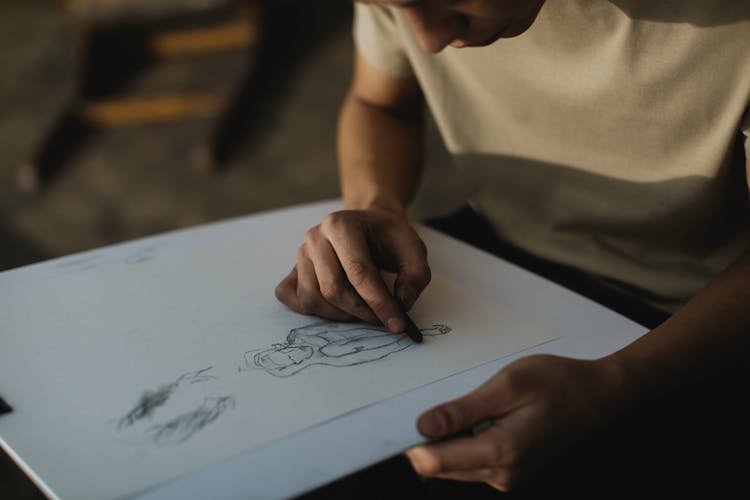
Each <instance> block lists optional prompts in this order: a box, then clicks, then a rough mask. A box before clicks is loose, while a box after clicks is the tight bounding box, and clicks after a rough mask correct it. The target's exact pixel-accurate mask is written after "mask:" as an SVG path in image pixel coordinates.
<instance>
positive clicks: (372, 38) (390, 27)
mask: <svg viewBox="0 0 750 500" xmlns="http://www.w3.org/2000/svg"><path fill="white" fill-rule="evenodd" d="M354 44H355V46H356V47H357V50H358V51H359V53H360V54H362V56H363V57H364V58H365V60H366V61H367V62H368V63H370V64H371V65H372V66H374V67H375V68H377V69H379V70H381V71H383V72H384V73H387V74H389V75H393V76H397V77H410V76H413V75H414V72H413V71H412V67H411V64H410V62H409V58H408V56H407V54H406V51H405V50H404V46H403V44H402V43H401V32H400V31H399V26H398V22H397V20H396V18H395V16H394V13H393V12H392V11H391V10H390V9H389V8H388V7H383V6H377V5H363V4H360V3H356V4H355V6H354Z"/></svg>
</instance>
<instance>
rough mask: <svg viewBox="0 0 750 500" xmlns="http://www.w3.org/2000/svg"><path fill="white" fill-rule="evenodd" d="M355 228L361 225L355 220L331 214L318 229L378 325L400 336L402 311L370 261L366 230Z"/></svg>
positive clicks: (403, 325)
mask: <svg viewBox="0 0 750 500" xmlns="http://www.w3.org/2000/svg"><path fill="white" fill-rule="evenodd" d="M358 224H361V223H360V222H359V221H357V220H353V219H351V218H345V217H343V216H337V214H331V215H330V216H328V217H327V218H326V220H325V221H324V222H323V224H322V225H321V229H322V230H323V233H324V234H325V236H326V237H327V239H328V241H330V243H331V247H332V248H333V250H334V252H335V253H336V255H337V256H338V259H339V262H340V263H341V267H342V268H343V270H344V272H345V273H346V277H347V280H348V281H349V283H351V285H352V287H354V290H355V291H356V292H357V294H358V295H359V296H360V297H362V299H363V300H364V301H365V302H366V303H367V305H368V306H369V307H370V309H371V310H372V312H373V313H374V314H375V316H376V317H377V318H378V320H379V322H380V323H382V324H383V325H385V326H386V327H387V328H388V329H389V330H390V331H391V332H393V333H401V332H403V331H404V328H405V327H406V322H405V320H404V316H403V311H402V310H401V306H400V305H399V304H398V303H397V302H396V300H395V299H394V298H393V297H392V296H391V294H390V292H389V291H388V287H386V285H385V283H384V282H383V278H382V276H381V275H380V271H379V270H378V268H377V266H376V265H375V262H374V261H373V258H372V254H371V251H370V247H369V245H368V242H367V238H366V228H364V227H352V225H354V226H357V225H358Z"/></svg>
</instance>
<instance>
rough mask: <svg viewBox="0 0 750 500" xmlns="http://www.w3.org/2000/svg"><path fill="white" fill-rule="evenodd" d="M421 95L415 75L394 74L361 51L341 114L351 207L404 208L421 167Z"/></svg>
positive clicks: (342, 164) (345, 189)
mask: <svg viewBox="0 0 750 500" xmlns="http://www.w3.org/2000/svg"><path fill="white" fill-rule="evenodd" d="M423 140H424V129H423V120H422V97H421V92H420V89H419V84H418V83H417V82H416V80H413V79H403V78H394V77H390V76H388V75H385V74H384V73H382V72H380V71H379V70H377V69H375V68H373V67H372V66H370V65H369V64H368V63H367V62H366V61H365V60H364V59H363V58H362V57H361V56H360V55H357V57H356V60H355V71H354V78H353V80H352V85H351V88H350V89H349V93H348V95H347V96H346V99H345V101H344V104H343V106H342V108H341V114H340V116H339V128H338V155H339V173H340V176H341V193H342V196H343V198H344V204H345V206H346V208H347V209H352V210H358V209H368V208H372V207H373V206H377V207H380V208H385V209H387V210H390V211H394V212H397V213H402V212H403V211H404V210H405V207H406V205H407V204H408V203H409V201H410V200H411V198H412V197H413V195H414V192H415V190H416V187H417V183H418V181H419V176H420V173H421V169H422V160H423V158H422V154H423Z"/></svg>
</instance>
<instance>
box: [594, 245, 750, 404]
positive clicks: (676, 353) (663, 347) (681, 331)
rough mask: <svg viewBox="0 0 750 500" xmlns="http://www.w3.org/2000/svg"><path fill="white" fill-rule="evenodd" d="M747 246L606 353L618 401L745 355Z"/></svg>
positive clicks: (749, 331)
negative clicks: (677, 305)
mask: <svg viewBox="0 0 750 500" xmlns="http://www.w3.org/2000/svg"><path fill="white" fill-rule="evenodd" d="M748 282H750V251H746V253H745V254H744V255H743V256H742V257H741V258H740V259H738V260H737V261H736V262H735V263H734V264H733V265H731V266H730V267H729V268H728V269H726V270H725V271H724V272H722V273H721V274H719V275H718V276H717V277H716V278H715V279H714V280H712V281H711V282H710V283H709V285H708V286H707V287H706V288H704V289H703V290H702V291H701V292H700V293H698V294H697V295H696V296H695V297H694V298H693V299H692V300H690V302H688V303H687V304H686V305H685V306H684V307H682V308H681V309H680V310H678V311H677V312H676V313H675V314H674V315H673V316H672V317H671V318H670V319H669V320H667V321H665V322H664V323H663V324H662V325H660V326H659V327H657V328H655V329H654V330H653V331H651V332H649V333H648V334H646V335H644V336H643V337H641V338H640V339H638V340H637V341H635V342H633V343H632V344H630V345H628V346H627V347H625V348H623V349H621V350H620V351H618V352H616V353H614V354H612V355H610V356H608V357H607V358H605V359H604V361H605V362H607V363H609V364H610V365H611V366H613V367H615V371H616V372H618V373H619V376H620V386H619V387H620V391H619V393H620V395H621V399H620V401H619V402H618V403H619V404H620V405H622V406H631V405H633V404H637V403H639V402H640V401H642V400H645V399H649V398H653V397H656V396H658V395H659V394H663V393H665V392H669V391H670V390H673V389H676V388H678V387H681V386H685V385H687V384H689V383H691V382H694V381H698V380H700V379H703V378H706V377H709V376H711V375H713V374H715V373H717V372H720V371H721V370H722V369H724V368H727V367H730V366H732V365H734V364H736V363H738V362H740V361H742V360H744V359H747V358H748V354H750V307H749V306H750V287H748V286H747V284H748Z"/></svg>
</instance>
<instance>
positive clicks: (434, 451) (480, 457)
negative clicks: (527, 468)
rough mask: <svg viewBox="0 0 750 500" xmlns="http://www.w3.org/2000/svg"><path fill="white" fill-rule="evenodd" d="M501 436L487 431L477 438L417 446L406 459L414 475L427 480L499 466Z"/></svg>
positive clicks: (502, 461)
mask: <svg viewBox="0 0 750 500" xmlns="http://www.w3.org/2000/svg"><path fill="white" fill-rule="evenodd" d="M490 433H492V435H490ZM501 434H502V431H501V430H499V429H498V430H492V431H490V430H487V431H485V433H482V434H481V435H478V436H473V437H464V438H456V439H451V440H449V441H445V442H441V443H433V444H427V445H422V446H417V447H415V448H412V449H411V450H409V451H408V452H407V456H408V457H409V459H410V460H411V462H412V465H413V466H414V469H415V470H416V471H417V472H419V473H420V474H424V475H428V476H433V475H435V474H441V473H445V472H457V471H466V470H474V469H480V468H484V467H495V466H500V465H503V464H504V463H505V462H504V460H503V458H505V457H504V454H503V453H502V452H501V449H500V447H501V443H502V442H503V441H504V440H503V437H502V435H501Z"/></svg>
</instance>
